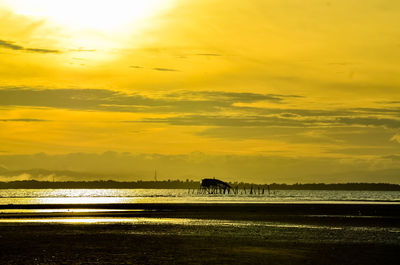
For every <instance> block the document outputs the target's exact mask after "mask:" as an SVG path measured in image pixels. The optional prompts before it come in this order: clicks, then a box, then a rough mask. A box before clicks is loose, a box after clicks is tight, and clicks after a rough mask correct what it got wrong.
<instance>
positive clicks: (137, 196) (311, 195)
mask: <svg viewBox="0 0 400 265" xmlns="http://www.w3.org/2000/svg"><path fill="white" fill-rule="evenodd" d="M332 201H335V202H343V203H345V202H349V201H350V202H357V201H363V202H375V201H378V202H396V203H398V202H400V193H399V192H391V191H326V190H325V191H319V190H315V191H314V190H313V191H307V190H276V191H272V192H271V193H268V194H248V193H247V194H244V193H241V194H238V195H233V194H206V195H205V194H197V193H196V190H190V191H188V190H183V189H4V190H0V204H99V203H182V202H184V203H218V202H224V203H230V202H233V203H246V202H251V203H258V202H260V203H266V202H282V203H285V202H290V203H293V202H302V203H304V202H332Z"/></svg>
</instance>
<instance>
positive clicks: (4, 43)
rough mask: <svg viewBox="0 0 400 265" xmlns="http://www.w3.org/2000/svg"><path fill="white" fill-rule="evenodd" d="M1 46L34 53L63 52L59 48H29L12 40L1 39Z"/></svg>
mask: <svg viewBox="0 0 400 265" xmlns="http://www.w3.org/2000/svg"><path fill="white" fill-rule="evenodd" d="M0 47H3V48H5V49H11V50H15V51H25V52H33V53H61V51H59V50H52V49H40V48H27V47H23V46H21V45H18V44H14V42H11V41H5V40H0Z"/></svg>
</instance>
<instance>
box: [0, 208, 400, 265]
mask: <svg viewBox="0 0 400 265" xmlns="http://www.w3.org/2000/svg"><path fill="white" fill-rule="evenodd" d="M74 209H75V211H74ZM93 210H95V211H93ZM0 212H1V218H0V239H1V243H0V257H1V260H2V264H397V254H398V253H399V251H400V222H399V219H400V205H397V204H377V205H374V204H209V205H206V204H115V205H112V204H104V205H82V204H80V205H3V206H1V207H0Z"/></svg>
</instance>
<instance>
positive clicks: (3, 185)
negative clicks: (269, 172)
mask: <svg viewBox="0 0 400 265" xmlns="http://www.w3.org/2000/svg"><path fill="white" fill-rule="evenodd" d="M229 184H230V185H231V186H232V187H233V188H236V187H238V188H239V189H243V188H245V189H251V188H254V189H257V188H260V189H265V190H267V189H268V188H269V189H270V190H365V191H400V185H397V184H387V183H337V184H324V183H309V184H299V183H296V184H277V183H272V184H263V185H260V184H252V183H245V182H234V183H232V182H231V183H229ZM199 187H200V182H199V181H193V180H188V179H187V180H186V181H182V180H166V181H141V180H139V181H130V182H119V181H113V180H108V181H56V182H51V181H36V180H24V181H10V182H0V189H197V188H199Z"/></svg>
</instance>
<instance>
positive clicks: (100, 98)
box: [0, 87, 290, 114]
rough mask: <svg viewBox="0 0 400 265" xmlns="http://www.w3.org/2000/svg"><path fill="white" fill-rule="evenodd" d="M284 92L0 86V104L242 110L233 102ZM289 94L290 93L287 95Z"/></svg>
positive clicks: (135, 109)
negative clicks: (150, 92) (155, 93)
mask: <svg viewBox="0 0 400 265" xmlns="http://www.w3.org/2000/svg"><path fill="white" fill-rule="evenodd" d="M285 97H286V96H284V95H274V94H258V93H233V92H207V91H205V92H189V91H180V92H176V93H169V94H165V95H164V96H161V97H157V98H155V97H148V96H144V95H140V94H135V93H131V94H124V93H118V92H116V91H111V90H106V89H29V88H13V87H8V88H3V89H0V106H32V107H51V108H64V109H79V110H102V111H115V112H149V113H184V114H186V113H197V112H214V113H217V112H219V111H221V109H235V110H242V108H240V107H235V106H234V104H235V103H240V102H246V103H252V102H258V101H270V102H281V101H283V100H284V98H285ZM289 97H290V95H289Z"/></svg>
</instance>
